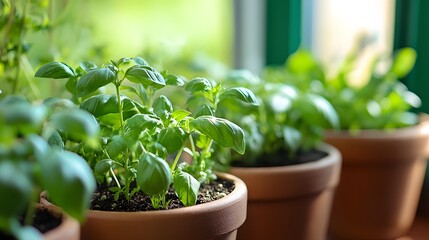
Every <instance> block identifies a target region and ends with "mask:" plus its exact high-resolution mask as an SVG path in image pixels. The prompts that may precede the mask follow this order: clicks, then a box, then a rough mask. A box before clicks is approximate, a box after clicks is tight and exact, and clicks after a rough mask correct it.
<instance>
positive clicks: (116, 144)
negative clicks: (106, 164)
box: [106, 135, 127, 159]
mask: <svg viewBox="0 0 429 240" xmlns="http://www.w3.org/2000/svg"><path fill="white" fill-rule="evenodd" d="M125 149H127V141H126V140H125V139H124V138H123V137H122V136H121V135H114V136H112V137H111V138H110V139H109V142H108V143H107V149H106V150H107V153H109V157H111V158H113V159H115V158H116V157H117V156H118V155H119V154H120V153H121V152H123V151H124V150H125Z"/></svg>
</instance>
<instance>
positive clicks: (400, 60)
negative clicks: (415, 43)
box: [391, 47, 417, 78]
mask: <svg viewBox="0 0 429 240" xmlns="http://www.w3.org/2000/svg"><path fill="white" fill-rule="evenodd" d="M416 58H417V53H416V51H415V50H414V49H412V48H408V47H407V48H402V49H400V50H399V52H397V54H396V56H395V59H394V61H393V64H392V69H391V71H392V72H393V73H394V74H395V75H396V76H397V77H398V78H403V77H405V76H406V75H407V74H408V73H409V72H410V71H411V70H412V69H413V67H414V63H415V62H416Z"/></svg>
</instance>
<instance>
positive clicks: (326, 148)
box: [232, 143, 341, 174]
mask: <svg viewBox="0 0 429 240" xmlns="http://www.w3.org/2000/svg"><path fill="white" fill-rule="evenodd" d="M317 149H319V150H322V151H323V152H326V153H327V154H328V155H327V156H325V157H323V158H321V159H318V160H315V161H312V162H307V163H301V164H295V165H288V166H273V167H232V168H233V169H235V170H236V171H243V172H248V173H253V174H258V173H259V174H265V173H266V172H267V170H268V171H269V172H270V174H272V173H286V172H291V173H294V174H295V173H296V174H299V173H300V172H307V171H309V170H317V169H322V168H326V167H329V166H331V165H334V164H335V162H337V161H338V159H341V153H340V152H339V151H338V149H337V148H335V147H333V146H332V145H329V144H326V143H321V144H319V145H318V146H317Z"/></svg>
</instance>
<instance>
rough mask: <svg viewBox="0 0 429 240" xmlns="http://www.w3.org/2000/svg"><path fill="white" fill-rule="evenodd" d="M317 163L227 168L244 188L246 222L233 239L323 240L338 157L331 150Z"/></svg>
mask: <svg viewBox="0 0 429 240" xmlns="http://www.w3.org/2000/svg"><path fill="white" fill-rule="evenodd" d="M320 150H323V151H325V152H327V153H328V154H329V155H328V156H327V157H325V158H323V159H320V160H318V161H314V162H310V163H305V164H299V165H292V166H283V167H257V168H238V167H233V168H231V173H232V174H233V175H235V176H237V177H239V178H241V179H242V180H243V181H244V182H245V183H246V185H247V188H248V191H249V201H248V208H247V219H246V222H245V223H244V224H243V226H242V227H241V228H240V229H239V230H238V236H237V239H243V240H252V239H270V240H276V239H299V240H318V239H323V240H324V239H325V238H326V234H327V228H328V222H329V214H330V209H331V202H332V197H333V193H334V190H335V187H336V186H337V184H338V179H339V174H340V168H341V166H340V165H341V155H340V153H339V152H338V151H337V150H336V149H335V148H333V147H331V146H328V145H323V146H321V147H320Z"/></svg>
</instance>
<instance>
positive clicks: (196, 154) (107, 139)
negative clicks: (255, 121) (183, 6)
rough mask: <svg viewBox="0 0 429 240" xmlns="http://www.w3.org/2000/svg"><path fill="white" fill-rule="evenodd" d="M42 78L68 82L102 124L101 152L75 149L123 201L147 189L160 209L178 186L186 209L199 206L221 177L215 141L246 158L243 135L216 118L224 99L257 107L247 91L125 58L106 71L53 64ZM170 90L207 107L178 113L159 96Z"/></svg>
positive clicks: (41, 73)
mask: <svg viewBox="0 0 429 240" xmlns="http://www.w3.org/2000/svg"><path fill="white" fill-rule="evenodd" d="M36 76H37V77H44V78H54V79H61V78H68V81H67V88H68V89H69V90H70V91H71V92H72V94H73V96H74V100H75V101H77V102H79V103H80V108H81V109H84V110H86V111H87V112H89V113H91V114H92V115H93V116H94V117H95V118H96V119H97V121H98V123H99V125H100V127H101V137H100V139H99V140H100V141H99V144H100V148H99V149H97V150H91V149H85V148H79V149H75V150H78V151H76V152H78V153H79V154H80V155H81V156H83V157H84V158H85V159H86V160H87V161H88V163H89V164H90V165H91V167H92V168H93V171H94V174H95V176H96V178H97V180H98V181H99V183H102V182H104V183H107V184H109V185H111V186H112V187H111V188H110V190H111V191H113V192H115V197H116V198H117V199H118V198H119V197H120V196H121V195H123V196H125V197H126V198H127V199H130V198H131V197H132V195H133V194H135V193H136V192H137V191H140V190H141V191H143V192H144V193H146V194H148V195H149V196H150V197H151V200H152V204H153V206H154V207H155V208H165V207H166V205H167V204H168V203H167V202H166V200H165V194H166V192H167V191H168V189H169V187H170V186H171V185H172V186H173V187H174V189H175V191H176V193H177V195H178V197H179V198H180V200H181V201H182V203H183V204H184V205H186V206H188V205H194V204H195V203H196V200H197V194H198V190H199V187H200V184H201V183H202V182H207V181H210V180H212V179H213V178H214V177H215V175H214V174H213V172H212V166H213V164H212V163H211V162H212V159H211V154H212V152H211V151H212V148H211V146H212V144H213V142H216V143H217V144H219V145H220V146H222V147H226V148H232V149H234V150H235V151H236V152H238V153H240V154H242V153H244V151H245V142H244V132H243V130H242V129H241V128H240V127H238V126H237V125H236V124H234V123H232V122H230V121H228V120H227V119H224V118H219V117H216V116H215V113H216V107H217V105H216V104H217V102H218V101H219V99H223V98H235V99H239V100H241V101H247V102H252V101H253V100H254V99H255V98H254V97H250V96H253V93H251V92H250V91H249V90H247V89H244V88H234V89H228V90H223V89H222V88H221V87H220V85H213V84H212V83H211V82H210V81H209V80H207V79H205V78H196V79H192V80H190V81H188V82H185V81H184V80H183V79H181V78H179V77H177V76H175V75H172V74H168V73H167V72H165V71H164V72H162V73H160V72H158V71H157V70H156V69H154V68H153V67H151V66H149V65H148V63H147V62H146V61H145V60H143V59H142V58H140V57H136V58H121V59H119V60H118V61H111V62H110V63H109V64H107V65H105V66H101V67H98V66H96V65H95V64H91V63H84V64H81V66H79V67H78V68H76V69H73V68H71V67H70V66H68V65H67V64H65V63H61V62H51V63H48V64H46V65H44V66H42V67H41V68H40V69H39V70H38V71H37V72H36ZM106 85H109V86H112V85H113V86H114V89H115V94H105V93H101V89H102V88H104V86H106ZM166 86H169V87H173V88H177V89H183V88H184V89H185V90H186V91H188V92H190V93H191V94H192V95H193V96H198V97H202V98H204V99H205V100H204V101H200V102H199V103H198V104H197V105H198V106H194V107H195V108H194V110H195V111H194V112H193V113H192V112H190V111H189V110H191V109H174V107H173V106H174V104H173V103H172V102H171V101H170V100H169V99H168V98H167V97H166V96H164V95H157V93H158V91H159V90H160V89H163V88H165V87H166ZM106 87H107V86H106ZM136 99H137V100H136ZM183 153H186V154H187V155H189V156H190V157H191V158H192V161H191V162H190V163H188V162H185V161H180V159H181V156H182V155H183ZM132 183H135V187H133V186H134V184H132Z"/></svg>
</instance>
